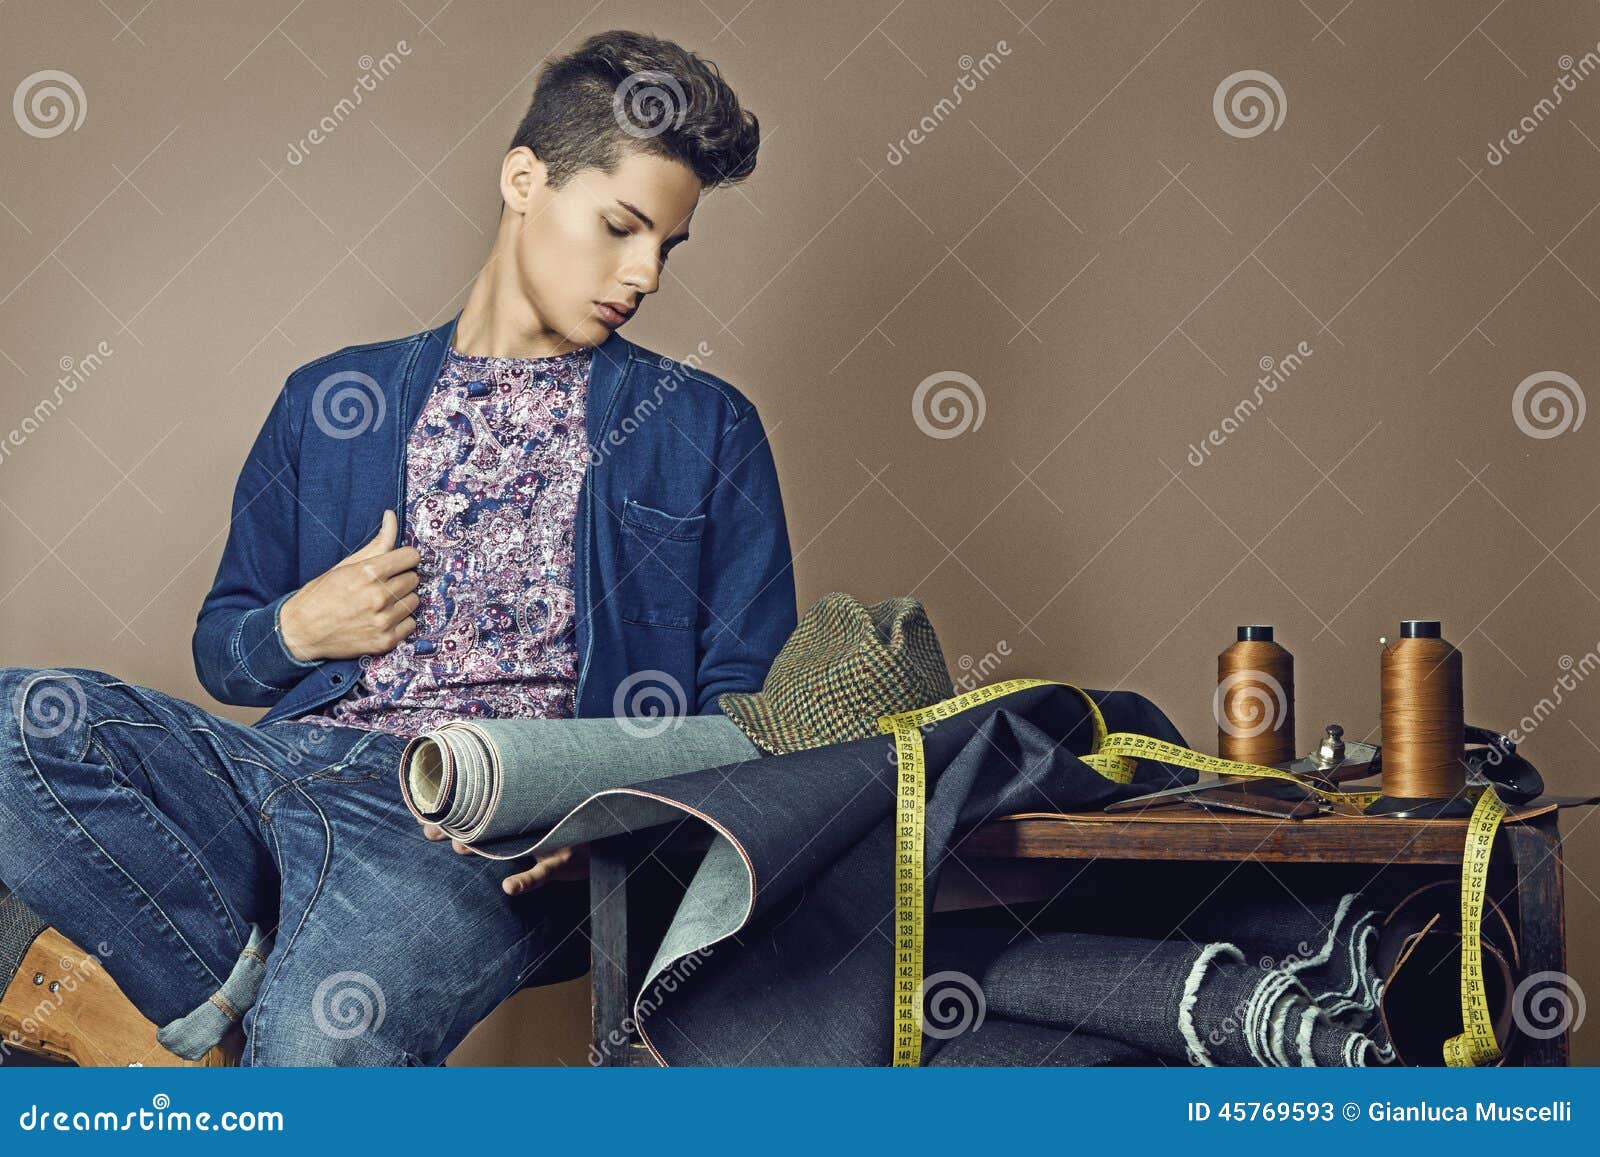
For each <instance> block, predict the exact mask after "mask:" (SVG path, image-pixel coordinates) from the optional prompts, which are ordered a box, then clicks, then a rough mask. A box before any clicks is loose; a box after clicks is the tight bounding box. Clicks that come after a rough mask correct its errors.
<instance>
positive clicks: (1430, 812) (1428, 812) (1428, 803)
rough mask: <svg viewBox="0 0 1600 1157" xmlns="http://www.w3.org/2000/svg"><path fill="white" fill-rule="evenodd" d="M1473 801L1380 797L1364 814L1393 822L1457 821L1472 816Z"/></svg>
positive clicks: (1453, 798)
mask: <svg viewBox="0 0 1600 1157" xmlns="http://www.w3.org/2000/svg"><path fill="white" fill-rule="evenodd" d="M1472 808H1473V801H1472V800H1470V799H1464V798H1462V797H1460V796H1438V797H1429V796H1424V797H1422V798H1420V799H1407V798H1406V797H1405V796H1397V795H1380V796H1379V797H1378V798H1377V799H1375V800H1373V801H1372V802H1371V803H1369V804H1368V805H1367V806H1366V809H1365V812H1364V814H1366V815H1369V816H1381V817H1383V818H1385V819H1391V820H1455V819H1466V818H1467V817H1468V816H1470V815H1471V814H1472Z"/></svg>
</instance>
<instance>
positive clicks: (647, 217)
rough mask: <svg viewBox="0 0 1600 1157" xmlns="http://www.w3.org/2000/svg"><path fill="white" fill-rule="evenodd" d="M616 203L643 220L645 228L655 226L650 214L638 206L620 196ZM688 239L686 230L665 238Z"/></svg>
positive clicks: (672, 239) (673, 239) (674, 239)
mask: <svg viewBox="0 0 1600 1157" xmlns="http://www.w3.org/2000/svg"><path fill="white" fill-rule="evenodd" d="M617 204H619V205H621V206H622V207H623V208H624V209H626V210H627V211H628V212H630V213H632V214H633V215H634V216H635V217H637V218H639V220H641V221H643V222H644V225H645V228H646V229H654V228H655V227H656V223H655V222H654V221H652V220H650V215H649V214H648V213H646V212H645V211H644V210H643V209H641V208H639V206H637V205H634V204H631V203H629V202H627V201H624V200H621V199H620V198H619V199H618V200H617ZM688 239H689V233H688V230H685V231H684V232H682V233H680V234H678V235H677V236H676V237H669V238H667V240H669V241H687V240H688Z"/></svg>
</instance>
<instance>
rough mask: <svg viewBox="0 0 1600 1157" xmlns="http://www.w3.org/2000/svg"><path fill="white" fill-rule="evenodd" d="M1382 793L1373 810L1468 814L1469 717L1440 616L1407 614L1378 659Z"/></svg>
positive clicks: (1457, 660) (1457, 657) (1455, 655)
mask: <svg viewBox="0 0 1600 1157" xmlns="http://www.w3.org/2000/svg"><path fill="white" fill-rule="evenodd" d="M1379 684H1380V689H1381V696H1382V699H1381V712H1382V725H1383V738H1382V750H1383V756H1382V760H1383V797H1382V798H1381V799H1379V800H1378V801H1377V802H1375V803H1374V804H1372V805H1371V807H1369V808H1368V809H1367V811H1368V813H1369V814H1373V815H1390V816H1401V817H1409V818H1426V817H1435V818H1437V817H1442V816H1445V815H1465V814H1467V812H1468V811H1469V810H1470V808H1471V803H1470V801H1468V800H1466V799H1465V798H1463V792H1464V790H1465V788H1466V785H1467V773H1466V765H1465V763H1464V762H1463V757H1464V756H1465V754H1466V738H1465V736H1466V722H1465V718H1466V716H1465V710H1464V706H1463V697H1462V682H1461V652H1460V651H1458V650H1456V648H1455V647H1454V646H1453V645H1452V644H1451V643H1449V642H1448V641H1447V640H1446V639H1444V638H1443V637H1442V635H1441V633H1440V628H1439V621H1438V620H1437V619H1406V620H1404V621H1403V622H1402V623H1401V624H1400V637H1399V638H1398V639H1395V640H1393V641H1392V642H1386V643H1385V644H1384V648H1383V654H1382V657H1381V659H1380V662H1379Z"/></svg>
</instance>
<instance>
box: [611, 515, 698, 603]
mask: <svg viewBox="0 0 1600 1157" xmlns="http://www.w3.org/2000/svg"><path fill="white" fill-rule="evenodd" d="M705 525H706V516H705V515H703V514H685V515H679V514H669V513H668V512H667V511H664V510H658V509H656V508H655V507H652V506H646V505H644V504H643V503H642V502H637V501H635V500H634V499H632V498H629V499H626V500H625V501H624V502H623V504H622V535H621V538H620V540H619V542H618V547H617V553H618V557H617V563H618V566H619V568H620V569H619V573H620V575H621V578H620V579H619V580H618V583H617V601H618V609H619V610H620V612H621V615H622V619H623V621H624V622H628V623H634V624H637V625H639V626H645V627H667V628H671V629H673V630H690V629H692V628H693V627H694V624H695V619H696V618H697V616H698V612H699V610H700V598H699V593H698V592H699V588H700V542H701V539H702V537H703V536H704V534H705Z"/></svg>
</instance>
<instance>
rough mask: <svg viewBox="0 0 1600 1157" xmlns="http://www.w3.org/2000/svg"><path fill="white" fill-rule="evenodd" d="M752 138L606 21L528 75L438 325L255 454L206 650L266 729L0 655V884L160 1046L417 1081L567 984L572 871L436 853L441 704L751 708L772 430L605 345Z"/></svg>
mask: <svg viewBox="0 0 1600 1157" xmlns="http://www.w3.org/2000/svg"><path fill="white" fill-rule="evenodd" d="M758 140H759V130H758V126H757V122H756V118H755V117H754V116H753V115H751V114H750V113H749V112H747V111H745V110H743V109H742V108H741V107H740V105H739V102H738V100H737V98H736V97H735V96H734V94H733V92H732V91H731V90H730V89H729V88H728V86H727V85H726V84H725V83H724V82H723V80H722V79H721V77H720V76H719V74H718V73H717V72H716V70H715V68H714V67H713V66H711V65H708V64H707V63H705V62H704V61H702V60H701V59H699V58H698V57H696V56H694V55H693V54H691V53H689V52H686V51H685V50H684V49H682V48H680V47H678V46H677V45H675V44H672V43H669V42H667V41H663V40H658V39H655V38H653V37H648V36H641V35H636V34H632V33H624V32H613V33H607V34H603V35H600V36H596V37H593V38H592V39H590V40H589V41H587V42H586V43H584V44H583V45H582V46H581V47H580V48H579V49H578V50H577V51H576V52H574V53H573V54H571V55H570V56H567V57H565V58H562V59H559V60H556V61H554V62H552V63H551V64H550V65H549V66H548V67H547V68H546V69H545V71H544V72H543V73H542V75H541V77H540V80H539V82H538V85H537V88H536V90H535V93H534V98H533V102H532V105H531V107H530V109H529V111H528V114H527V116H526V117H525V118H524V120H523V121H522V124H521V126H520V127H519V128H518V130H517V133H516V136H515V138H514V140H513V142H512V147H511V149H510V151H509V152H508V153H507V154H506V156H505V159H504V160H503V162H502V164H501V169H500V193H501V196H502V198H503V201H504V205H503V208H502V210H501V219H500V226H499V231H498V233H497V235H496V237H495V241H494V245H493V248H492V250H491V251H490V254H489V256H488V259H487V261H486V262H485V263H484V266H483V269H482V270H481V272H480V273H479V275H478V278H477V280H476V282H475V283H474V284H473V286H472V289H471V292H470V294H469V295H468V298H467V301H466V305H465V307H464V308H463V309H462V311H461V312H460V313H459V314H457V315H456V317H455V318H453V319H452V320H451V321H450V322H448V323H447V324H445V325H442V326H440V327H439V328H437V329H433V330H429V331H426V332H423V333H419V334H415V335H413V336H411V337H406V338H400V339H397V340H394V341H387V342H379V343H376V344H372V345H363V346H353V347H347V348H345V349H342V350H340V351H338V352H337V353H333V354H330V355H328V356H327V357H324V358H321V359H319V360H317V361H314V362H311V363H310V364H308V365H305V366H302V367H301V368H300V369H298V370H296V371H295V372H294V373H293V374H291V375H290V377H289V379H288V382H287V384H286V386H285V387H284V389H283V391H282V393H281V394H280V395H279V397H278V399H277V401H276V402H275V403H274V405H273V407H272V410H271V413H270V414H269V416H268V417H267V420H266V423H265V425H264V427H263V428H262V430H261V433H260V435H259V437H258V438H257V439H256V442H255V444H254V446H253V448H252V449H251V451H250V454H249V457H248V459H247V461H246V462H245V465H244V469H243V472H242V473H241V475H240V478H239V482H238V486H237V489H236V491H235V494H234V501H233V514H232V519H233V520H232V526H231V530H230V533H229V537H228V541H227V545H226V547H225V549H224V552H223V557H222V562H221V566H220V568H219V570H218V573H217V578H216V582H215V585H214V586H213V587H212V589H211V592H210V593H209V594H208V595H207V597H206V599H205V602H204V605H203V606H202V607H201V610H200V614H199V618H198V624H197V627H196V630H195V633H194V641H193V648H194V659H195V666H196V669H197V671H198V673H199V677H200V681H201V683H202V684H203V685H204V686H205V688H206V689H207V690H208V691H209V692H210V693H211V694H212V695H214V696H215V697H216V698H217V699H219V700H222V701H223V702H226V703H233V704H238V705H248V706H260V707H269V708H270V710H269V711H268V712H267V713H266V714H265V716H263V718H262V719H260V720H259V721H258V722H257V723H256V724H254V725H253V726H250V727H245V726H242V725H240V724H237V723H234V722H231V721H229V720H227V719H224V718H221V717H219V716H216V715H213V714H211V713H209V712H207V711H204V710H202V709H201V708H199V707H197V706H194V705H193V704H190V703H187V702H184V701H182V700H179V699H175V698H173V697H172V696H168V695H164V694H162V693H160V692H157V691H153V690H150V689H148V688H143V687H136V686H132V685H130V684H128V683H125V682H122V681H121V680H118V679H115V678H114V677H112V676H109V675H106V674H104V673H103V672H99V671H92V670H86V669H78V668H73V669H68V670H65V671H43V670H36V669H30V668H8V669H5V670H4V671H0V704H4V705H5V710H6V711H7V714H6V715H5V716H4V717H3V719H4V722H5V726H4V727H3V728H0V881H4V883H5V884H6V885H8V886H9V887H10V888H11V889H13V890H14V891H15V893H16V895H17V896H18V897H20V898H21V899H22V900H23V901H25V903H26V904H27V905H28V906H29V907H31V908H32V909H34V910H35V911H36V912H37V913H38V914H39V915H40V916H41V917H42V918H44V919H46V920H48V921H49V922H50V923H51V924H52V925H54V927H55V929H56V931H57V932H58V933H59V934H62V935H65V936H66V937H69V938H70V939H71V940H72V941H73V942H74V943H76V944H79V945H89V946H93V945H102V946H104V950H103V953H102V954H103V957H104V958H103V961H102V963H103V966H104V967H105V969H106V970H107V971H108V972H109V973H110V974H111V976H112V977H113V978H114V979H115V980H116V982H117V983H118V985H120V987H121V989H122V991H123V992H124V993H126V995H127V997H128V998H129V999H130V1000H131V1001H132V1003H133V1004H134V1005H136V1006H137V1008H138V1009H139V1010H140V1011H141V1012H142V1013H143V1014H144V1016H146V1017H148V1018H149V1019H150V1020H151V1021H153V1022H154V1023H155V1024H156V1025H157V1026H159V1028H160V1032H159V1034H158V1035H159V1040H160V1042H161V1043H162V1044H163V1045H165V1046H166V1047H167V1048H168V1049H170V1050H172V1051H173V1052H175V1053H177V1054H179V1055H180V1056H184V1057H188V1058H197V1057H200V1056H201V1055H203V1054H205V1053H206V1051H207V1050H209V1049H211V1048H213V1046H216V1045H218V1044H219V1042H222V1041H224V1040H225V1038H226V1039H234V1038H236V1034H233V1032H232V1030H233V1028H234V1026H235V1025H236V1024H237V1025H238V1026H239V1029H240V1030H241V1031H242V1034H243V1040H242V1048H243V1058H242V1060H243V1062H244V1063H246V1064H438V1063H442V1062H443V1060H444V1058H445V1056H446V1055H447V1054H448V1053H449V1052H450V1051H451V1050H452V1049H453V1048H454V1047H455V1046H456V1045H457V1044H458V1043H459V1042H460V1041H461V1039H462V1038H463V1037H464V1036H465V1035H466V1034H467V1032H468V1031H470V1030H471V1028H472V1027H473V1025H474V1024H476V1023H477V1022H478V1021H479V1020H480V1019H481V1018H482V1017H483V1016H485V1015H486V1014H487V1013H488V1012H490V1011H491V1010H492V1009H493V1008H494V1007H495V1006H496V1005H497V1004H499V1003H500V1002H501V1001H502V1000H503V999H504V998H506V997H507V996H509V995H510V994H511V993H512V992H514V991H516V989H517V988H519V987H521V986H523V985H524V984H525V983H529V982H531V983H549V982H552V981H555V980H562V979H568V978H571V977H573V976H576V975H581V974H582V972H583V971H584V969H585V968H586V967H587V949H588V945H587V941H586V939H585V936H584V934H583V928H582V921H583V918H584V904H585V898H586V887H585V885H584V884H582V883H581V882H579V881H577V880H570V879H569V880H568V881H567V882H561V879H562V877H570V876H574V875H578V874H579V873H578V871H576V869H579V868H580V867H581V865H580V864H578V863H566V861H567V860H568V859H569V858H570V849H567V850H563V852H561V853H557V854H556V855H554V856H552V857H547V858H546V861H545V862H544V863H541V864H533V863H529V862H518V863H516V864H513V865H512V867H513V868H514V869H516V870H515V871H513V872H512V873H511V874H510V875H509V876H508V875H507V869H506V867H505V865H501V864H497V863H495V862H494V861H489V860H485V859H482V858H480V857H477V856H472V855H455V854H452V852H451V849H450V848H449V847H447V846H445V845H443V844H440V843H429V842H428V841H427V840H424V839H423V838H422V837H423V835H424V834H425V833H424V832H423V831H421V830H419V828H418V826H417V824H416V822H415V820H414V819H413V818H412V817H411V815H410V813H409V812H408V811H407V810H406V808H405V806H404V804H403V803H402V802H401V798H400V794H399V787H398V780H397V770H398V757H399V754H400V752H401V749H402V748H403V747H404V744H405V741H406V739H407V738H408V737H410V736H413V735H417V734H420V733H422V732H423V731H426V730H428V729H430V728H432V727H435V726H437V725H438V724H441V723H443V722H445V721H447V720H450V719H457V718H463V717H491V718H493V717H569V716H612V715H628V714H634V713H635V712H634V711H632V710H630V708H631V706H632V705H633V702H634V697H635V694H634V693H635V692H636V691H638V689H640V688H641V687H644V686H646V685H647V684H648V686H649V687H651V688H653V689H654V690H655V693H654V694H651V695H648V696H646V697H645V698H648V699H650V700H651V701H652V702H653V703H657V704H659V702H660V700H661V698H662V697H663V696H670V697H671V699H673V700H674V701H675V702H676V704H677V706H678V709H679V711H680V713H710V712H715V711H717V710H718V708H717V705H716V699H717V696H718V695H720V694H722V693H723V692H726V691H754V690H757V689H758V688H759V687H760V685H761V682H762V679H763V677H764V675H765V673H766V670H767V667H768V666H769V665H770V663H771V661H772V658H773V656H774V655H775V654H776V653H777V651H778V649H779V647H780V646H781V645H782V643H783V642H784V640H785V639H786V638H787V636H788V634H789V633H790V631H791V630H792V629H793V627H794V625H795V601H794V582H793V575H792V571H791V567H790V551H789V543H788V535H787V530H786V526H785V521H784V515H783V507H782V501H781V499H780V496H779V492H778V481H777V475H776V472H775V470H774V466H773V460H772V455H771V452H770V450H769V448H768V445H767V442H766V439H765V435H764V433H763V430H762V425H761V422H760V419H759V418H758V417H757V415H756V412H755V410H754V408H753V407H752V406H751V404H750V403H749V402H748V401H747V400H745V398H744V397H743V396H742V395H740V393H739V392H738V391H737V390H735V389H734V388H733V387H732V386H730V385H728V384H727V383H726V382H723V381H722V380H720V379H719V378H716V377H713V376H712V375H710V374H708V373H704V372H702V371H700V370H699V369H697V368H691V367H689V366H686V365H682V364H680V363H676V362H673V361H670V360H669V359H666V358H661V357H658V356H657V355H656V354H654V353H651V352H650V351H648V350H645V349H643V348H641V347H639V346H636V345H633V344H632V343H630V342H628V341H626V340H625V339H624V338H622V336H621V335H620V334H619V333H618V332H617V331H618V328H619V327H620V326H621V325H622V324H623V323H624V322H625V321H626V320H627V319H628V317H629V316H631V315H632V314H633V313H634V312H635V311H636V310H637V309H638V307H639V306H640V304H641V303H642V302H643V301H644V300H645V299H646V298H647V297H648V296H649V295H650V294H652V293H654V292H656V290H657V289H658V288H659V286H660V282H661V277H662V268H663V266H664V264H665V262H666V260H667V258H668V254H669V253H670V252H671V250H672V249H673V248H674V247H675V246H677V245H678V244H680V243H681V242H683V241H684V240H685V239H686V238H687V237H688V233H689V227H690V219H691V218H692V216H693V214H694V210H695V207H696V205H697V203H698V201H699V197H700V195H701V193H702V192H703V191H705V190H708V189H710V188H713V187H716V186H718V185H723V184H729V183H731V182H734V181H738V180H741V179H743V178H744V177H745V176H747V175H748V174H749V173H750V172H751V170H752V169H753V168H754V166H755V154H756V148H757V144H758ZM375 527H376V528H377V530H376V534H374V528H375ZM426 834H427V835H429V836H430V837H435V838H436V837H437V836H438V834H439V833H438V832H437V830H433V831H430V832H427V833H426ZM457 850H460V849H457ZM551 877H555V878H556V879H555V882H549V883H546V880H547V879H549V878H551ZM0 979H3V978H0ZM26 979H27V978H22V977H19V978H18V979H17V981H16V982H14V984H13V985H12V992H13V995H14V994H15V992H16V990H17V989H18V988H19V987H20V986H22V985H23V984H24V982H25V980H26ZM0 987H3V984H0ZM24 999H26V1000H27V1002H28V1006H29V1007H31V1006H32V1004H33V1003H34V999H33V996H32V994H31V993H25V994H24ZM6 1003H9V1002H0V1012H3V1011H4V1008H5V1004H6ZM3 1027H4V1019H3V1017H0V1028H3Z"/></svg>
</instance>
